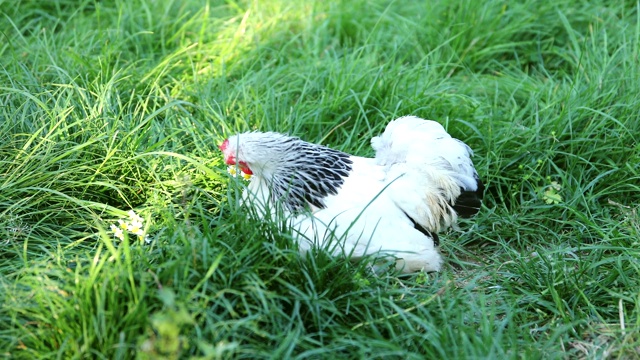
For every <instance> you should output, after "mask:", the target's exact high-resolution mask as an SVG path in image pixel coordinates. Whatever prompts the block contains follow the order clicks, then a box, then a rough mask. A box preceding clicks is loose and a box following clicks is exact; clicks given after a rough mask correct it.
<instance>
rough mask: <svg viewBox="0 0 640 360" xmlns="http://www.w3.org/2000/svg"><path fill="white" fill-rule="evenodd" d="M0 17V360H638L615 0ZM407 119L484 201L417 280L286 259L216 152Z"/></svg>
mask: <svg viewBox="0 0 640 360" xmlns="http://www.w3.org/2000/svg"><path fill="white" fill-rule="evenodd" d="M0 9H1V12H2V13H1V14H0V31H1V33H0V36H2V41H0V304H2V306H1V308H0V358H11V359H14V358H15V359H36V358H38V359H40V358H43V359H71V358H92V359H93V358H96V359H102V358H104V359H112V358H117V359H124V358H140V359H178V358H193V359H218V358H250V359H256V358H277V359H285V358H298V359H299V358H314V359H316V358H325V359H337V358H366V359H369V358H398V359H423V358H443V359H446V358H469V359H471V358H473V359H476V358H487V359H494V358H509V359H512V358H513V359H536V358H544V359H554V358H585V359H596V358H597V359H600V358H624V359H629V358H640V355H638V353H640V335H639V334H640V290H639V289H640V260H639V259H640V215H639V213H638V212H639V208H640V205H639V204H640V143H639V142H638V140H637V139H638V136H639V134H640V63H639V58H638V54H639V53H640V21H639V20H640V11H639V10H640V3H638V2H637V1H629V0H625V1H622V0H615V1H605V0H594V1H589V2H585V1H577V0H560V1H556V2H544V1H534V0H525V1H521V2H517V3H516V2H505V1H498V0H491V1H472V0H452V1H444V0H434V1H409V0H396V1H386V0H376V1H365V0H354V1H346V0H345V1H334V0H327V1H300V2H294V1H286V0H273V1H263V2H251V1H240V2H233V1H205V0H191V1H178V0H158V1H152V0H132V1H125V0H114V1H95V0H84V1H76V0H73V1H71V0H60V1H57V2H40V1H34V0H18V1H9V0H0ZM408 114H413V115H418V116H421V117H424V118H429V119H436V120H438V121H440V122H442V123H443V124H444V125H445V126H446V127H447V129H448V130H449V131H450V132H451V133H452V134H453V135H454V136H455V137H458V138H460V139H463V140H464V141H465V142H467V143H468V144H469V145H471V146H472V148H473V149H474V150H475V152H476V157H475V163H476V165H477V168H478V171H479V173H480V174H481V176H482V177H483V179H485V182H486V184H487V187H488V190H487V193H486V199H485V203H484V207H483V209H482V211H481V212H480V214H479V215H478V216H476V217H475V218H473V219H471V220H469V221H463V222H462V223H461V225H460V229H459V230H455V231H450V232H449V233H446V234H443V235H442V236H441V239H442V253H443V255H444V256H445V258H446V265H445V267H444V269H443V271H442V272H441V273H439V274H416V275H412V276H400V275H398V274H396V273H393V272H386V273H382V274H378V275H375V274H372V273H371V272H370V271H369V270H368V268H367V266H366V265H365V264H364V263H354V262H350V261H346V260H345V259H341V258H337V259H333V258H331V257H329V256H327V254H326V253H325V252H324V251H322V250H321V249H318V250H316V251H314V253H313V254H312V255H311V256H309V257H308V258H301V257H300V256H299V255H298V253H297V252H296V250H295V248H294V247H293V246H292V243H291V239H290V237H289V235H288V234H287V232H286V231H283V230H286V229H285V226H284V225H283V224H281V223H279V222H278V221H273V222H262V221H259V220H256V219H255V218H254V217H251V216H249V217H247V214H248V213H250V211H249V210H248V209H244V208H242V207H240V206H239V205H238V198H239V192H240V191H241V190H242V185H241V184H238V183H237V182H236V181H234V180H232V179H230V178H229V177H228V176H227V174H226V172H225V166H224V164H223V163H222V161H221V157H220V154H219V153H218V150H217V144H218V143H219V142H220V141H222V140H223V139H224V138H225V137H226V136H227V135H229V134H232V133H234V132H237V131H244V130H248V129H259V130H273V131H279V132H288V133H292V134H295V135H298V136H301V137H303V138H305V139H307V140H309V141H314V142H322V143H324V144H326V145H330V146H333V147H336V148H339V149H341V150H344V151H348V152H350V153H355V154H358V155H365V156H369V155H371V154H372V150H371V149H370V147H369V141H368V140H369V138H371V137H372V136H374V135H376V134H378V133H379V132H380V131H382V129H383V128H384V126H385V124H386V122H388V121H389V120H391V119H393V118H395V117H398V116H401V115H408ZM131 209H133V210H135V211H136V212H137V213H138V214H140V215H141V216H142V217H143V218H144V219H145V221H144V223H145V226H146V231H147V233H148V234H149V236H150V239H151V240H152V243H151V244H150V245H142V244H140V243H139V242H138V241H136V239H135V238H134V237H131V238H130V239H127V240H125V241H119V240H117V239H115V238H114V237H113V234H112V233H111V231H110V230H109V227H110V225H112V224H116V223H117V220H118V219H124V218H126V217H127V211H129V210H131Z"/></svg>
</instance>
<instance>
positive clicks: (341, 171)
mask: <svg viewBox="0 0 640 360" xmlns="http://www.w3.org/2000/svg"><path fill="white" fill-rule="evenodd" d="M228 140H229V145H228V146H229V148H230V149H233V147H234V146H237V147H238V149H237V150H238V153H239V155H238V158H242V159H243V160H244V162H246V163H247V165H248V166H249V168H250V169H251V170H252V171H253V172H254V173H255V175H256V177H259V179H258V180H257V181H258V182H260V181H264V182H265V183H266V185H267V187H268V191H269V192H270V195H269V199H270V201H271V202H272V205H274V204H275V203H276V202H277V203H280V204H282V205H283V206H284V207H285V208H286V209H287V210H289V211H291V212H300V211H301V210H303V209H305V208H307V207H312V208H316V209H324V208H325V207H326V204H325V202H324V199H325V197H326V196H328V195H336V194H337V193H338V189H340V187H341V186H342V184H343V183H344V179H345V178H346V177H348V176H349V173H350V172H351V170H352V161H351V159H350V155H349V154H347V153H344V152H341V151H338V150H334V149H331V148H328V147H326V146H322V145H317V144H313V143H309V142H306V141H303V140H301V139H299V138H297V137H292V136H287V135H283V134H278V133H274V132H267V133H258V132H252V133H244V134H239V135H235V136H233V137H230V138H229V139H228Z"/></svg>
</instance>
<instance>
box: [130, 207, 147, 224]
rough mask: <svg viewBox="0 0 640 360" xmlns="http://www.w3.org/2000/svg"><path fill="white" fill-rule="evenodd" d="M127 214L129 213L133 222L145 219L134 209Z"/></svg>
mask: <svg viewBox="0 0 640 360" xmlns="http://www.w3.org/2000/svg"><path fill="white" fill-rule="evenodd" d="M127 214H129V219H131V221H132V222H139V223H141V222H142V221H143V219H142V218H141V217H140V216H138V214H136V213H135V211H133V210H129V212H128V213H127Z"/></svg>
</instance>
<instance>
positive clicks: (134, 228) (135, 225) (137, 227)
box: [127, 220, 144, 236]
mask: <svg viewBox="0 0 640 360" xmlns="http://www.w3.org/2000/svg"><path fill="white" fill-rule="evenodd" d="M127 230H129V231H131V232H132V233H134V234H136V235H138V236H144V230H143V229H142V222H141V221H135V220H134V221H131V223H130V224H129V226H128V227H127Z"/></svg>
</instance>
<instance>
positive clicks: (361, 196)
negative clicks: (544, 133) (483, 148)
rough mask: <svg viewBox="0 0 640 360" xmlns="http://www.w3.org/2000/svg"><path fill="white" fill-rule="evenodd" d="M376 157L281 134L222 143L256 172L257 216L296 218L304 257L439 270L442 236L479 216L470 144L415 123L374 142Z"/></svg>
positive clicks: (407, 120) (252, 194)
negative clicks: (374, 258) (389, 260)
mask: <svg viewBox="0 0 640 360" xmlns="http://www.w3.org/2000/svg"><path fill="white" fill-rule="evenodd" d="M371 145H372V147H373V148H374V150H375V152H376V155H375V158H365V157H358V156H352V155H349V154H347V153H344V152H341V151H338V150H334V149H331V148H328V147H326V146H322V145H317V144H313V143H309V142H306V141H303V140H301V139H299V138H297V137H291V136H288V135H283V134H279V133H274V132H266V133H261V132H247V133H243V134H238V135H234V136H231V137H229V138H228V139H227V140H225V141H224V142H223V143H222V144H221V145H220V150H221V151H222V152H223V154H224V161H225V163H226V164H228V165H230V166H237V167H238V168H239V169H240V170H241V171H242V172H243V173H244V174H248V175H252V176H251V179H250V183H249V184H248V186H247V188H246V190H245V193H244V195H243V199H244V201H246V202H250V203H251V204H252V205H253V206H255V207H256V209H258V210H259V213H261V214H263V215H265V214H266V213H267V212H269V213H271V214H272V215H275V214H276V213H277V210H276V209H278V208H279V207H280V208H281V209H282V210H283V212H284V213H285V214H286V215H287V216H288V217H289V219H290V224H291V228H292V229H293V232H294V235H295V238H296V239H297V241H298V245H299V249H300V251H301V252H302V253H305V252H307V251H308V250H309V249H310V248H311V247H312V246H329V250H330V251H331V252H332V253H333V254H334V255H339V254H347V255H350V256H351V258H356V259H357V258H360V257H362V256H364V255H370V254H380V255H384V256H393V257H394V258H395V261H396V266H397V268H398V269H400V270H401V271H403V272H406V273H410V272H416V271H427V272H430V271H439V270H440V268H441V266H442V261H443V260H442V256H441V255H440V253H439V252H438V249H437V246H438V245H439V238H438V235H437V233H438V232H439V231H441V230H443V229H446V228H448V227H451V226H453V225H454V224H455V223H456V220H457V216H458V215H460V216H465V217H468V216H471V215H474V214H476V213H477V212H478V211H479V209H480V205H481V199H482V194H483V191H484V185H483V184H482V182H481V181H480V179H479V177H478V173H477V172H476V170H475V168H474V166H473V163H472V161H471V156H472V155H473V152H472V151H471V149H470V148H469V147H468V146H467V145H466V144H465V143H463V142H462V141H460V140H457V139H454V138H452V137H451V136H450V135H449V134H448V133H447V132H446V131H445V129H444V128H443V127H442V125H440V124H439V123H437V122H435V121H431V120H423V119H420V118H418V117H415V116H405V117H401V118H398V119H396V120H393V121H391V122H390V123H389V124H388V125H387V127H386V129H385V131H384V133H383V134H382V135H380V136H377V137H374V138H373V139H371Z"/></svg>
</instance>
